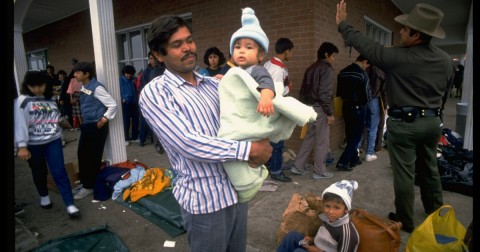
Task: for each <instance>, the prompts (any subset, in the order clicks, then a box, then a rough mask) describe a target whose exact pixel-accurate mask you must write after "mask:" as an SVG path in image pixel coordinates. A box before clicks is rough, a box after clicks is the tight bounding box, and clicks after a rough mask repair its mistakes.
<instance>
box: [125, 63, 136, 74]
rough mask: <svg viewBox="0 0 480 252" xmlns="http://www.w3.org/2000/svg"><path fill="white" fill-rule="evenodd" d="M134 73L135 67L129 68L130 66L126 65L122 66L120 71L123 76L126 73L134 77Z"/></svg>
mask: <svg viewBox="0 0 480 252" xmlns="http://www.w3.org/2000/svg"><path fill="white" fill-rule="evenodd" d="M135 72H136V70H135V67H133V66H131V65H126V66H124V67H123V69H122V75H123V74H126V73H128V74H131V75H134V74H135Z"/></svg>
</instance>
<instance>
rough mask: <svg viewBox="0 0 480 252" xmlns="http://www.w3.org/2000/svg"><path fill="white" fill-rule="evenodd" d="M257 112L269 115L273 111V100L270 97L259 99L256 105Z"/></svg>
mask: <svg viewBox="0 0 480 252" xmlns="http://www.w3.org/2000/svg"><path fill="white" fill-rule="evenodd" d="M257 112H258V113H260V114H262V115H263V116H266V117H269V116H270V115H272V114H273V113H274V112H275V111H274V109H273V102H272V100H270V99H260V101H259V102H258V106H257Z"/></svg>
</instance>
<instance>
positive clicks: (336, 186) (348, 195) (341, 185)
mask: <svg viewBox="0 0 480 252" xmlns="http://www.w3.org/2000/svg"><path fill="white" fill-rule="evenodd" d="M357 188H358V182H357V181H355V180H342V181H340V182H336V183H333V184H331V185H330V186H329V187H327V189H325V191H323V193H322V198H323V195H324V194H325V193H333V194H336V195H338V196H340V197H341V198H342V199H343V202H344V203H345V205H346V206H347V209H348V211H350V210H352V194H353V190H357Z"/></svg>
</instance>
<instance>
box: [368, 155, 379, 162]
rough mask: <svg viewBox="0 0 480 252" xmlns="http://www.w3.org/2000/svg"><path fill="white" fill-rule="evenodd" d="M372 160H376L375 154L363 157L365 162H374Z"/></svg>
mask: <svg viewBox="0 0 480 252" xmlns="http://www.w3.org/2000/svg"><path fill="white" fill-rule="evenodd" d="M374 160H377V155H375V154H367V155H366V156H365V161H367V162H370V161H374Z"/></svg>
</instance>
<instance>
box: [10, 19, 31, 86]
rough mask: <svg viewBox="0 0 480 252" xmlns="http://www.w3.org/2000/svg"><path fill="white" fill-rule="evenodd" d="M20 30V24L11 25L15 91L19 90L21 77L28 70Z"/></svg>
mask: <svg viewBox="0 0 480 252" xmlns="http://www.w3.org/2000/svg"><path fill="white" fill-rule="evenodd" d="M22 31H23V30H22V26H21V25H20V24H15V25H13V71H14V73H15V83H16V85H17V92H20V87H21V84H22V81H23V77H24V76H25V73H26V72H27V71H28V65H27V58H26V55H25V45H24V44H23V34H22ZM9 78H11V77H9Z"/></svg>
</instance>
